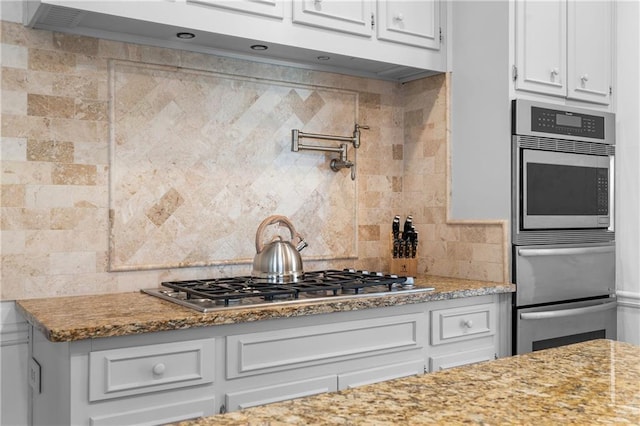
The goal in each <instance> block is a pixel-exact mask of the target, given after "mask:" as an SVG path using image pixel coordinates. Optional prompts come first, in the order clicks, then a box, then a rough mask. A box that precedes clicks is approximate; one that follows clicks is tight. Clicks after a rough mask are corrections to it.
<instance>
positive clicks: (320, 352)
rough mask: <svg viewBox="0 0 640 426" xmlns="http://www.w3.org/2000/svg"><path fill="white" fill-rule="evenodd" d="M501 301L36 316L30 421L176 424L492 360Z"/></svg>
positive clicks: (495, 298)
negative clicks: (89, 332) (272, 313)
mask: <svg viewBox="0 0 640 426" xmlns="http://www.w3.org/2000/svg"><path fill="white" fill-rule="evenodd" d="M500 300H501V299H500V296H499V295H494V296H481V297H468V298H463V299H456V300H442V301H437V302H427V303H417V304H409V305H401V306H391V307H385V308H375V309H363V310H358V311H351V312H336V313H332V314H326V315H308V316H302V317H292V318H281V319H274V320H267V321H257V322H250V323H241V324H230V325H221V326H215V327H196V328H192V329H185V330H173V331H163V332H157V333H146V334H142V335H132V336H118V337H109V338H100V339H86V340H80V341H73V342H59V343H53V342H50V341H48V340H47V339H46V338H45V336H44V335H43V334H42V333H40V332H39V331H37V330H36V329H35V328H34V327H30V333H31V335H30V339H29V340H30V341H29V359H30V360H32V362H31V367H30V383H31V389H30V407H29V410H30V415H29V420H30V421H29V423H30V424H33V425H47V426H51V425H69V424H73V425H98V426H105V425H118V426H122V425H133V424H160V423H172V422H178V421H180V420H185V419H190V418H196V417H201V416H211V415H214V414H217V413H219V412H226V411H233V410H239V409H242V408H248V407H252V406H256V405H262V404H268V403H272V402H277V401H283V400H288V399H293V398H299V397H303V396H309V395H314V394H318V393H324V392H331V391H336V390H341V389H347V388H353V387H357V386H362V385H365V384H370V383H375V382H380V381H385V380H391V379H396V378H400V377H405V376H410V375H416V374H423V373H425V372H426V371H427V363H428V364H429V367H430V370H437V369H440V368H449V367H453V366H456V365H463V364H468V363H472V362H478V361H481V360H484V359H491V358H493V357H495V356H496V354H498V353H500V349H499V346H500V344H501V342H500V341H499V340H500V339H499V338H498V334H500V333H502V331H501V332H500V333H499V332H498V324H497V323H498V322H499V321H498V318H497V315H500V318H501V320H502V321H504V320H506V318H508V315H507V314H504V315H503V313H502V311H500V309H501V308H499V307H504V306H507V305H504V306H503V303H502V302H501V301H500ZM503 302H504V301H503ZM499 312H501V313H500V314H499ZM430 322H431V324H430Z"/></svg>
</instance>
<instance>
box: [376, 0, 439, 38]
mask: <svg viewBox="0 0 640 426" xmlns="http://www.w3.org/2000/svg"><path fill="white" fill-rule="evenodd" d="M377 6H378V7H377V10H378V19H377V23H378V28H377V35H378V38H379V39H381V40H388V41H393V42H396V43H403V44H407V45H410V46H416V47H426V48H429V49H439V48H440V1H433V0H423V1H415V0H414V1H400V0H378V3H377Z"/></svg>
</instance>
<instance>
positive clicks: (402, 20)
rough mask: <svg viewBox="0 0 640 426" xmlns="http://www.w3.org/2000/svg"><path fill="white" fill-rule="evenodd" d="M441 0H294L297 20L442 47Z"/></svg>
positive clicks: (312, 24) (393, 39)
mask: <svg viewBox="0 0 640 426" xmlns="http://www.w3.org/2000/svg"><path fill="white" fill-rule="evenodd" d="M440 3H441V2H440V0H424V1H401V0H378V1H377V2H375V11H374V5H373V1H371V0H355V1H340V0H337V1H336V0H333V1H332V0H324V1H323V0H294V1H293V22H294V23H296V24H304V25H310V26H315V27H318V28H324V29H327V30H331V31H341V32H345V33H350V34H356V35H360V36H364V37H372V35H373V31H372V30H373V28H374V27H375V29H376V37H377V39H378V40H384V41H387V42H392V43H399V44H404V45H408V46H413V47H419V48H428V49H434V50H438V49H440V34H441V23H440V7H441V4H440Z"/></svg>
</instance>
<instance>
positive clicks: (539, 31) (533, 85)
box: [515, 0, 567, 97]
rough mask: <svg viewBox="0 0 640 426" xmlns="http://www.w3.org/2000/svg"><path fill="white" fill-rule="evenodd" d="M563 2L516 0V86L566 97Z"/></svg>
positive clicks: (564, 12) (559, 0) (564, 6)
mask: <svg viewBox="0 0 640 426" xmlns="http://www.w3.org/2000/svg"><path fill="white" fill-rule="evenodd" d="M566 5H567V4H566V1H565V0H553V1H539V0H519V1H516V2H515V10H516V25H515V26H516V66H517V73H518V76H517V79H516V89H518V90H528V91H534V92H538V93H543V94H547V95H555V96H562V97H564V96H566V93H567V89H566V80H565V79H566V60H567V59H566V58H567V55H566V46H567V43H566V34H567V31H566V25H567V20H566Z"/></svg>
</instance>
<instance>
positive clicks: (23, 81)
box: [0, 67, 27, 92]
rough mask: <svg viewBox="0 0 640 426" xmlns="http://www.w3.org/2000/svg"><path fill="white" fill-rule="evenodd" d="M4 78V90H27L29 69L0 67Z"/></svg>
mask: <svg viewBox="0 0 640 426" xmlns="http://www.w3.org/2000/svg"><path fill="white" fill-rule="evenodd" d="M0 71H1V75H0V77H1V78H2V91H3V92H4V91H5V90H14V91H22V92H23V91H26V88H27V71H26V70H23V69H15V68H6V67H2V68H1V69H0Z"/></svg>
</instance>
